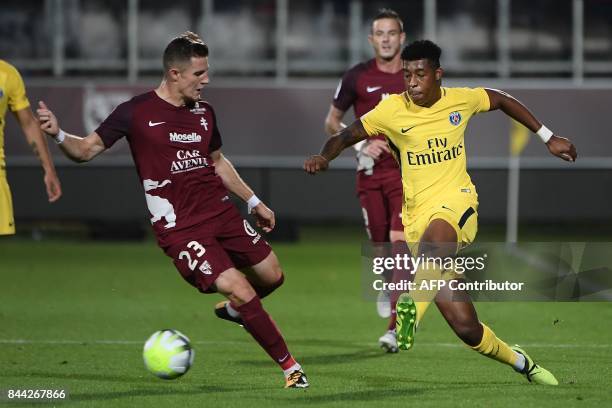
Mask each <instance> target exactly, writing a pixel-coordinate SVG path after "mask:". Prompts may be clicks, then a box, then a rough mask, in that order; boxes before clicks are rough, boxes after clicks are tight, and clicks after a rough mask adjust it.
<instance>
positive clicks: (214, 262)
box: [165, 208, 272, 293]
mask: <svg viewBox="0 0 612 408" xmlns="http://www.w3.org/2000/svg"><path fill="white" fill-rule="evenodd" d="M181 235H183V234H181ZM165 252H166V255H168V256H169V257H171V258H172V259H173V260H174V265H175V266H176V269H178V271H179V272H180V273H181V276H182V277H183V278H184V279H185V280H186V281H187V282H189V283H190V284H191V285H193V286H194V287H195V288H196V289H198V290H199V291H200V292H204V293H211V292H215V290H214V289H213V288H212V285H213V283H214V282H215V280H216V279H217V277H218V276H219V275H220V274H221V273H222V272H223V271H226V270H228V269H230V268H237V269H241V268H244V267H248V266H253V265H256V264H258V263H260V262H261V261H263V260H264V259H266V257H267V256H268V255H269V254H270V252H272V248H271V247H270V245H269V244H268V243H267V242H266V241H265V240H264V239H263V237H262V236H261V235H260V234H259V233H258V232H257V231H256V230H255V229H253V227H251V225H250V224H249V223H248V221H247V220H245V219H244V218H242V216H241V215H240V213H239V212H238V210H236V209H235V208H232V209H231V210H229V211H226V212H225V213H223V214H221V215H220V216H219V217H217V218H215V219H214V220H213V221H210V222H207V223H204V224H201V225H199V226H197V227H194V228H192V229H191V231H189V232H188V233H187V234H186V235H185V237H184V239H182V240H181V242H180V243H177V244H174V245H171V246H170V247H168V248H166V249H165Z"/></svg>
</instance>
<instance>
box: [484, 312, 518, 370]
mask: <svg viewBox="0 0 612 408" xmlns="http://www.w3.org/2000/svg"><path fill="white" fill-rule="evenodd" d="M480 324H481V325H482V340H481V341H480V344H479V345H477V346H475V347H472V348H473V349H474V350H476V351H477V352H479V353H480V354H482V355H484V356H487V357H490V358H492V359H494V360H497V361H499V362H501V363H504V364H508V365H510V366H513V367H514V366H516V364H517V360H518V359H519V355H518V354H517V353H515V352H514V351H512V349H511V348H510V346H508V345H507V344H506V343H505V342H503V341H502V340H500V339H498V338H497V336H495V333H493V331H492V330H491V329H489V328H488V327H487V325H485V324H484V323H482V322H481V323H480Z"/></svg>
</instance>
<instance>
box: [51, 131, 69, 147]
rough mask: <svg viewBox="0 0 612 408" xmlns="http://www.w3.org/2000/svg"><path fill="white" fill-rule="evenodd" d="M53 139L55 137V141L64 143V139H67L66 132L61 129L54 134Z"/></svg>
mask: <svg viewBox="0 0 612 408" xmlns="http://www.w3.org/2000/svg"><path fill="white" fill-rule="evenodd" d="M53 139H55V143H57V144H62V142H63V141H64V139H66V133H65V132H64V131H63V130H62V129H60V130H59V132H58V133H57V135H55V136H53Z"/></svg>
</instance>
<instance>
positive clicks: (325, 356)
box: [239, 347, 388, 367]
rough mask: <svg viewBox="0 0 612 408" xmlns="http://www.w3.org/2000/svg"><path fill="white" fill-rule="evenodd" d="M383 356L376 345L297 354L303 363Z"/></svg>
mask: <svg viewBox="0 0 612 408" xmlns="http://www.w3.org/2000/svg"><path fill="white" fill-rule="evenodd" d="M384 357H388V356H387V354H386V353H385V352H383V351H382V350H380V349H377V348H376V347H368V348H363V347H362V348H359V349H356V350H354V351H351V352H347V353H337V354H334V353H333V352H332V353H319V354H311V353H308V352H303V353H300V354H299V360H300V363H303V364H305V365H311V364H317V365H333V364H350V363H356V362H359V361H363V360H369V359H373V358H384ZM239 363H240V364H245V365H250V366H255V367H268V366H269V365H270V362H269V361H268V360H242V361H240V362H239Z"/></svg>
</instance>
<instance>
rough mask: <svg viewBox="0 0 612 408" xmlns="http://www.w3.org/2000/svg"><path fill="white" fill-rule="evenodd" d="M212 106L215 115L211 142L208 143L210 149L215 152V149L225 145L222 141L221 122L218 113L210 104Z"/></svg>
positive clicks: (211, 110) (213, 115) (212, 112)
mask: <svg viewBox="0 0 612 408" xmlns="http://www.w3.org/2000/svg"><path fill="white" fill-rule="evenodd" d="M208 107H209V108H210V112H211V114H212V117H213V130H212V136H211V138H210V143H209V144H208V151H209V152H214V151H215V150H219V149H220V148H221V146H223V142H222V141H221V132H220V131H219V123H218V122H217V115H216V114H215V111H214V109H213V107H212V106H210V105H208Z"/></svg>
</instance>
